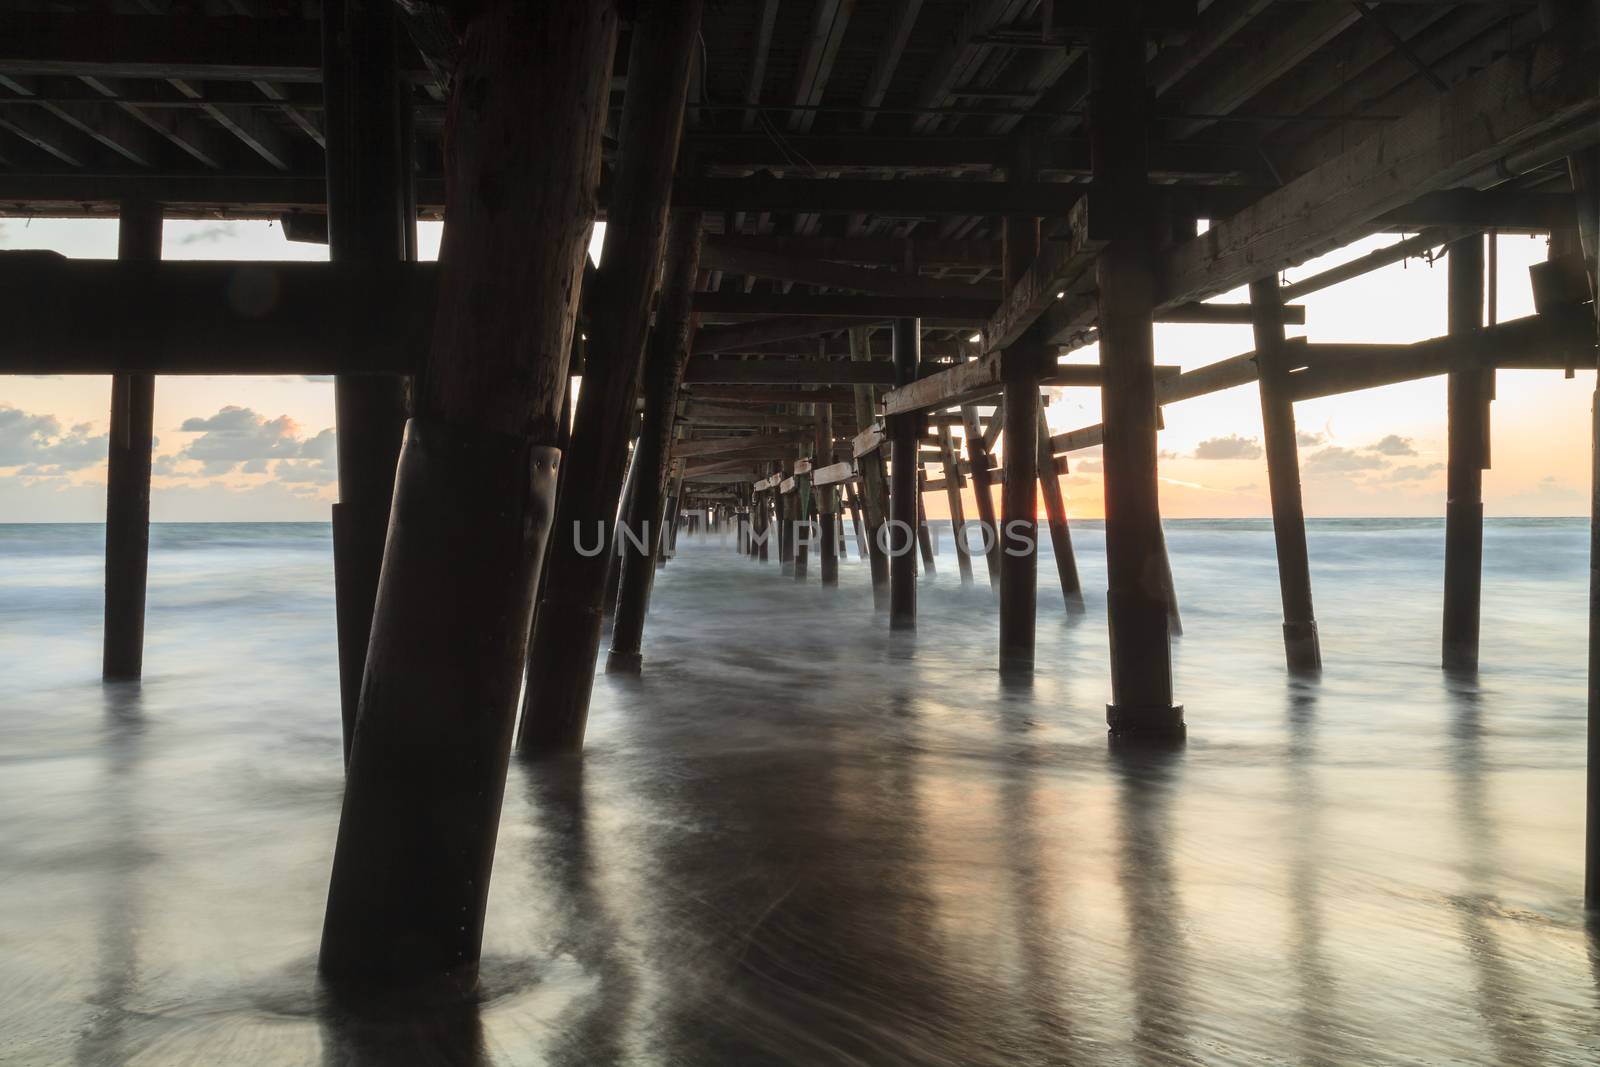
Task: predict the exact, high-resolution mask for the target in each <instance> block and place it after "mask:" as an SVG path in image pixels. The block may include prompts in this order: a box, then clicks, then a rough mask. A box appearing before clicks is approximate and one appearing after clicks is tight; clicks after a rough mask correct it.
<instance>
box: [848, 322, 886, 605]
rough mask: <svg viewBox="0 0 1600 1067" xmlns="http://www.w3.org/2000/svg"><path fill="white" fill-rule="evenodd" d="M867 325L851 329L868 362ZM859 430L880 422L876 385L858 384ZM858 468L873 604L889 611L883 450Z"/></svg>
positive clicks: (855, 347)
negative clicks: (874, 386)
mask: <svg viewBox="0 0 1600 1067" xmlns="http://www.w3.org/2000/svg"><path fill="white" fill-rule="evenodd" d="M867 339H868V335H867V331H866V328H865V327H862V326H856V327H852V328H851V330H850V359H851V361H852V362H856V363H865V362H867V361H868V360H870V359H871V358H872V356H871V352H870V350H869V349H868V346H867ZM854 392H855V397H854V399H855V412H856V429H857V430H858V431H865V430H866V429H867V427H869V426H872V425H874V424H875V423H876V422H877V421H878V406H877V398H876V397H875V396H874V391H873V387H872V386H870V385H858V386H856V387H855V390H854ZM856 467H857V468H858V469H859V470H860V472H861V511H862V515H863V517H864V519H865V520H866V526H867V530H866V533H867V563H868V566H869V568H870V570H871V576H872V606H873V608H874V610H877V611H887V610H889V554H888V551H887V537H886V529H885V527H886V524H887V522H888V519H889V485H888V481H889V480H888V476H887V472H886V471H885V469H884V462H883V450H882V449H881V448H875V449H873V450H872V451H870V452H867V453H865V454H864V455H861V456H857V457H856Z"/></svg>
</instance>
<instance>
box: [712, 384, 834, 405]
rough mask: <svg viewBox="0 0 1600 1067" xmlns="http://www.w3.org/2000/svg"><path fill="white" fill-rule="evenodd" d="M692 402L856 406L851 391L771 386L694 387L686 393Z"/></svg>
mask: <svg viewBox="0 0 1600 1067" xmlns="http://www.w3.org/2000/svg"><path fill="white" fill-rule="evenodd" d="M683 395H684V396H685V398H687V399H691V400H702V399H704V400H715V401H717V402H718V403H720V404H854V403H855V393H854V392H853V391H852V390H850V389H830V388H823V389H794V388H789V389H784V388H779V387H774V386H770V385H694V386H690V387H689V388H688V389H686V390H685V392H684V394H683Z"/></svg>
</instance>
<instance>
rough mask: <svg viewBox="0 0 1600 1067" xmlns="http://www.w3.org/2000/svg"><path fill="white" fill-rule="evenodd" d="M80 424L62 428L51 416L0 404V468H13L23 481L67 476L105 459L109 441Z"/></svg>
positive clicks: (88, 425)
mask: <svg viewBox="0 0 1600 1067" xmlns="http://www.w3.org/2000/svg"><path fill="white" fill-rule="evenodd" d="M92 430H93V427H92V426H91V425H90V424H89V423H87V422H82V423H79V424H77V425H76V426H73V427H72V428H71V429H70V430H63V429H62V428H61V420H60V419H57V418H56V417H55V416H54V415H35V414H32V413H30V412H27V411H23V410H21V409H20V408H14V407H11V406H9V405H4V404H0V468H3V467H15V468H18V470H17V473H18V474H20V475H22V476H23V477H30V478H38V477H47V476H56V475H62V474H68V473H71V472H72V471H80V470H83V469H85V468H87V467H93V466H94V465H95V464H97V463H100V462H101V461H103V460H104V459H105V458H106V448H107V445H108V444H109V440H108V438H107V436H106V435H105V434H92V433H91V431H92Z"/></svg>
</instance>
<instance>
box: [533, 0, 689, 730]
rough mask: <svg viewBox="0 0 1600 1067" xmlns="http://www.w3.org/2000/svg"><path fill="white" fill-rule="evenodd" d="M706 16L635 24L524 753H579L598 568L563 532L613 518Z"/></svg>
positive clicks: (660, 16) (663, 11)
mask: <svg viewBox="0 0 1600 1067" xmlns="http://www.w3.org/2000/svg"><path fill="white" fill-rule="evenodd" d="M701 6H702V4H701V0H684V2H683V3H681V4H676V5H650V6H648V7H644V8H641V13H640V18H639V19H638V21H637V22H635V23H634V26H633V39H632V43H631V44H630V46H629V54H628V91H627V93H626V94H625V96H624V98H623V109H622V122H621V126H620V127H619V130H620V137H619V143H620V144H622V145H623V146H624V148H623V151H622V152H621V154H620V156H619V158H618V163H617V171H616V181H615V188H614V190H613V193H612V197H611V207H610V213H609V215H608V216H607V223H606V234H605V241H604V246H603V248H602V250H601V257H600V267H599V269H598V270H597V271H596V272H595V288H596V291H595V292H594V293H593V294H592V296H591V301H592V303H591V306H592V307H594V308H595V311H594V312H593V314H592V315H591V319H592V321H591V323H590V326H589V343H588V349H587V351H588V358H587V373H586V374H585V376H584V383H583V389H582V390H581V391H580V392H579V394H578V411H577V418H576V420H575V423H574V426H573V431H572V449H571V454H570V456H569V457H568V471H567V475H566V489H565V491H564V492H563V493H562V494H561V499H560V503H559V505H558V507H559V514H558V516H557V519H556V527H557V529H558V530H559V531H560V532H561V536H559V537H557V538H556V539H555V543H554V544H553V545H552V548H551V550H552V552H554V553H555V555H554V557H553V558H552V560H551V566H550V575H549V577H550V581H549V583H548V585H547V586H546V588H545V589H544V590H543V591H542V594H541V597H540V604H539V613H538V622H537V625H536V626H535V628H534V631H533V636H532V638H531V639H530V641H529V645H528V682H527V687H526V690H525V692H524V697H523V706H522V732H521V735H520V738H519V740H518V748H519V750H520V751H521V752H523V753H524V754H525V755H530V756H531V755H537V754H541V753H553V752H573V751H576V750H578V749H579V748H581V747H582V746H583V731H584V726H585V724H586V723H587V721H588V717H589V694H590V692H591V690H592V688H593V685H594V663H595V658H596V656H597V655H598V653H599V647H600V626H601V603H602V594H603V589H604V586H603V583H602V577H603V575H604V573H605V562H604V561H603V560H597V559H595V558H593V557H585V556H583V555H582V554H580V553H579V552H578V550H577V545H576V543H575V542H574V541H573V539H572V538H571V537H570V536H569V535H568V531H570V530H572V529H573V528H574V524H575V523H576V524H578V525H579V526H588V527H590V528H593V527H594V526H595V525H597V524H602V525H604V526H606V527H609V526H611V524H612V521H613V517H614V516H615V514H616V505H617V499H618V494H619V492H620V490H621V487H622V475H623V464H624V461H625V459H626V454H627V441H628V434H627V429H626V428H627V426H628V424H629V422H630V421H631V420H630V415H631V413H632V412H633V410H634V403H635V398H636V395H637V393H638V385H639V366H640V361H641V360H642V358H643V356H644V344H645V338H646V335H647V331H648V326H649V309H650V306H651V299H650V298H651V293H652V292H653V290H654V289H655V282H656V277H657V268H658V266H659V264H660V262H661V254H662V249H663V246H664V245H665V243H666V230H667V209H668V203H669V200H670V197H671V192H672V174H673V170H674V167H675V166H676V162H677V156H678V144H679V141H680V140H681V137H680V134H681V132H682V128H683V105H684V98H685V95H686V93H687V90H688V84H689V67H690V62H691V59H692V57H693V56H694V55H695V52H696V49H695V41H696V39H697V37H698V34H699V32H700V10H701Z"/></svg>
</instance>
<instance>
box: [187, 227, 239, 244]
mask: <svg viewBox="0 0 1600 1067" xmlns="http://www.w3.org/2000/svg"><path fill="white" fill-rule="evenodd" d="M237 236H239V228H238V227H237V226H235V225H234V224H233V223H231V222H219V223H217V224H216V225H214V226H207V227H206V228H205V229H203V230H196V231H194V232H193V233H186V234H184V235H183V236H182V237H180V238H178V243H179V244H180V245H200V244H218V243H220V242H222V241H227V240H231V239H232V238H234V237H237Z"/></svg>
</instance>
